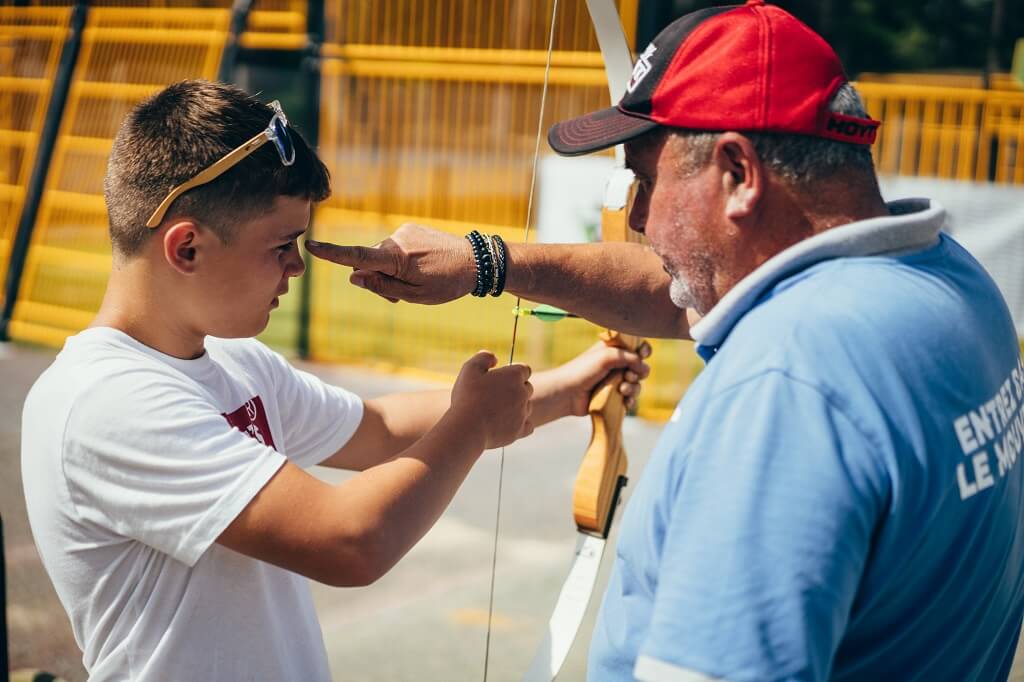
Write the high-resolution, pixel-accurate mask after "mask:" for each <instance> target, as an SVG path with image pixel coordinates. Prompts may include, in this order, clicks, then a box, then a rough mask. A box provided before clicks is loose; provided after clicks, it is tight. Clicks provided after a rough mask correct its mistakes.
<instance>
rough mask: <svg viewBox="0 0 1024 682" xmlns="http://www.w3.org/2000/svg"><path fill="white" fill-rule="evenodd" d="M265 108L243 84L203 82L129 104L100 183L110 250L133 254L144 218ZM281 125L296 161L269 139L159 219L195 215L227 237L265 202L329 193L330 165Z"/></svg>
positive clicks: (241, 137) (261, 124)
mask: <svg viewBox="0 0 1024 682" xmlns="http://www.w3.org/2000/svg"><path fill="white" fill-rule="evenodd" d="M272 115H273V111H272V110H271V108H270V107H269V106H267V105H266V104H264V103H262V102H260V101H259V100H257V99H256V98H255V97H253V96H251V95H249V94H247V93H246V92H244V91H243V90H241V89H240V88H237V87H235V86H233V85H226V84H224V83H212V82H209V81H201V80H190V81H182V82H180V83H176V84H174V85H171V86H169V87H167V88H166V89H164V90H162V91H160V92H159V93H157V94H156V95H154V96H153V97H150V98H149V99H147V100H145V101H144V102H142V103H141V104H139V105H138V106H136V107H135V109H133V110H132V111H131V113H129V114H128V116H127V117H126V118H125V120H124V122H123V123H122V124H121V128H120V130H119V131H118V133H117V137H116V138H115V139H114V145H113V149H112V150H111V152H110V160H109V163H108V164H107V175H106V178H104V182H103V194H104V198H105V200H106V204H107V215H108V218H109V221H110V239H111V241H112V242H113V245H114V250H115V252H117V253H118V254H120V255H122V256H125V257H130V256H133V255H135V254H136V253H138V251H139V249H141V247H142V245H143V244H144V243H145V241H146V239H147V238H148V237H149V233H150V232H152V231H153V230H151V229H150V228H148V227H146V220H148V219H149V216H150V215H151V214H152V213H153V210H154V209H155V208H156V207H157V206H158V205H159V204H160V202H161V201H162V200H163V198H164V197H165V196H166V195H167V193H168V192H170V191H171V189H173V188H174V187H176V186H177V185H180V184H181V183H183V182H185V181H187V180H189V179H190V178H192V177H194V176H195V175H196V174H198V173H199V172H200V171H202V170H203V169H205V168H207V167H208V166H210V165H212V164H213V163H214V162H216V161H217V160H218V159H220V158H221V157H222V156H224V155H225V154H227V153H228V152H230V151H231V150H232V149H234V148H235V147H238V146H240V145H241V144H243V143H244V142H246V140H248V139H249V138H251V137H252V136H254V135H255V134H256V133H258V132H260V131H261V130H263V129H265V128H266V127H267V125H268V124H269V122H270V119H271V116H272ZM288 132H289V133H290V135H291V138H292V141H293V143H294V145H295V163H294V164H292V165H291V166H285V165H283V164H282V163H281V159H280V157H279V156H278V153H277V150H276V149H275V147H274V144H273V143H270V142H268V143H266V144H264V145H262V146H261V147H260V148H259V149H257V150H256V151H255V152H253V153H252V154H250V155H249V156H248V157H247V158H246V159H244V160H242V161H241V162H240V163H238V164H237V165H235V166H234V167H233V168H231V169H230V170H228V171H227V172H226V173H224V174H223V175H221V176H220V177H218V178H217V179H216V180H214V181H213V182H209V183H207V184H205V185H201V186H199V187H196V188H194V189H191V190H189V191H187V192H185V193H184V194H183V195H181V196H180V197H178V198H177V199H176V200H175V201H174V203H172V204H171V206H170V209H169V210H168V211H167V214H166V216H165V217H164V221H166V220H168V219H170V218H174V217H182V216H188V217H190V218H194V219H196V220H197V221H199V222H201V223H202V224H203V225H204V226H206V227H208V228H209V229H210V230H212V231H213V232H214V233H215V234H216V235H217V236H218V237H219V238H220V239H221V241H223V242H225V243H227V242H230V241H231V239H232V238H233V237H234V235H235V231H236V230H235V228H236V226H237V225H238V224H239V223H241V222H245V221H247V220H250V219H251V218H253V217H254V216H255V215H257V214H259V213H261V212H264V211H267V210H268V209H270V207H271V206H272V205H273V203H274V200H275V199H276V198H277V197H278V196H289V197H303V198H306V199H309V200H311V201H323V200H324V199H326V198H327V197H328V196H330V194H331V181H330V174H329V173H328V171H327V168H326V167H325V166H324V164H323V162H321V161H320V159H319V158H318V157H317V155H316V152H314V151H313V150H312V149H310V148H309V145H308V144H306V141H305V140H304V139H303V138H302V136H301V135H299V133H298V132H297V131H296V130H295V129H294V128H293V127H292V126H291V125H289V126H288Z"/></svg>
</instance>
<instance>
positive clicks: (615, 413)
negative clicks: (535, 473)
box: [572, 330, 642, 537]
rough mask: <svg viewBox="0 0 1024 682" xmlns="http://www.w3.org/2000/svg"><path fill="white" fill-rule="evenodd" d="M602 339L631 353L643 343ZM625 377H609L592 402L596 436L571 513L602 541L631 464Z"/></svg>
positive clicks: (613, 336) (611, 334) (610, 335)
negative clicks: (625, 429) (626, 446)
mask: <svg viewBox="0 0 1024 682" xmlns="http://www.w3.org/2000/svg"><path fill="white" fill-rule="evenodd" d="M601 338H602V340H603V341H604V342H605V344H606V345H609V346H613V347H616V348H625V349H627V350H631V351H635V350H636V349H637V348H638V347H639V346H640V343H641V341H642V340H641V339H640V338H638V337H635V336H630V335H628V334H619V333H618V332H615V331H611V330H609V331H607V332H605V333H603V334H602V335H601ZM622 374H623V373H622V371H621V370H620V371H617V372H613V373H611V374H609V375H608V376H607V377H606V378H605V379H604V380H603V381H602V382H601V383H600V384H598V385H597V388H595V389H594V393H593V395H592V396H591V398H590V408H589V410H588V411H589V413H590V420H591V423H592V424H593V433H592V435H591V437H590V445H588V446H587V452H586V454H585V455H583V462H582V463H581V464H580V469H579V473H577V474H576V486H575V488H574V489H573V497H572V509H573V516H574V517H575V519H576V527H577V528H579V530H581V531H583V532H586V533H590V534H593V535H599V536H600V537H608V531H609V529H610V526H611V520H612V515H613V514H614V511H615V505H616V503H617V502H618V498H619V491H620V490H621V489H622V487H623V486H625V485H626V481H627V479H626V468H627V465H628V460H627V459H626V450H625V449H624V448H623V446H622V420H623V418H624V417H625V416H626V405H625V403H624V402H623V397H622V394H621V393H619V390H618V386H619V384H620V383H622Z"/></svg>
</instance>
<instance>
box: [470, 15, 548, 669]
mask: <svg viewBox="0 0 1024 682" xmlns="http://www.w3.org/2000/svg"><path fill="white" fill-rule="evenodd" d="M557 16H558V0H554V2H553V3H552V5H551V26H550V27H549V28H548V53H547V59H546V61H545V64H544V83H543V86H542V87H541V92H540V112H539V113H538V114H537V135H536V137H535V139H534V148H533V167H532V169H531V170H530V193H529V195H528V198H527V201H526V226H525V228H524V229H523V243H524V244H525V243H527V242H529V241H530V222H531V219H532V218H533V197H534V193H535V190H536V187H537V165H538V161H539V159H540V139H541V133H543V131H544V108H545V104H546V102H547V97H548V83H549V80H550V76H551V56H552V53H553V52H554V45H555V18H556V17H557ZM521 304H522V296H519V295H517V296H516V308H519V307H520V305H521ZM518 333H519V316H518V315H515V316H514V317H513V321H512V343H511V344H510V346H509V351H508V364H510V365H511V364H512V363H513V361H514V360H515V357H516V337H517V335H518ZM504 473H505V446H502V448H501V452H500V453H499V455H498V503H497V506H496V507H495V511H494V547H493V548H492V550H491V584H490V590H489V596H488V599H487V638H486V641H485V643H484V682H487V673H488V670H489V668H490V656H491V624H492V619H493V617H494V583H495V577H496V574H497V568H498V530H499V528H500V526H501V490H502V482H503V480H504Z"/></svg>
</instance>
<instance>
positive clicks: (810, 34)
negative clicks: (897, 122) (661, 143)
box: [548, 0, 881, 156]
mask: <svg viewBox="0 0 1024 682" xmlns="http://www.w3.org/2000/svg"><path fill="white" fill-rule="evenodd" d="M846 82H847V79H846V75H845V74H844V72H843V67H842V64H840V62H839V58H838V57H837V56H836V54H835V52H834V51H833V50H832V48H831V47H829V45H828V43H826V42H825V40H824V39H823V38H822V37H821V36H819V35H818V34H817V33H815V32H814V31H812V30H811V29H810V28H809V27H808V26H806V25H805V24H803V23H801V22H800V21H799V20H798V19H796V18H795V17H793V16H792V15H790V14H788V13H787V12H785V11H784V10H782V9H780V8H778V7H775V6H772V5H766V4H765V3H764V2H763V0H750V2H748V3H747V4H746V5H732V6H726V7H710V8H708V9H703V10H699V11H697V12H691V13H690V14H687V15H684V16H682V17H680V18H679V19H676V20H675V21H674V22H672V23H671V24H669V25H668V26H667V27H666V28H665V29H664V30H663V31H662V32H661V33H659V34H658V36H657V37H656V38H655V39H654V40H652V41H651V43H650V45H648V46H647V48H646V49H645V50H644V51H643V52H642V53H641V54H640V55H639V57H638V58H637V61H636V64H635V65H634V67H633V73H632V76H631V78H630V80H629V84H628V86H627V88H626V93H625V94H624V95H623V97H622V100H621V101H620V102H619V103H618V105H617V106H614V107H609V108H608V109H602V110H600V111H596V112H593V113H590V114H587V115H585V116H581V117H579V118H575V119H571V120H569V121H564V122H562V123H557V124H555V125H554V126H553V127H552V128H551V130H550V132H549V133H548V142H549V143H550V144H551V147H552V148H553V149H554V150H555V151H556V152H558V153H559V154H563V155H566V156H576V155H579V154H587V153H589V152H593V151H597V150H600V149H606V148H608V147H611V146H614V145H617V144H621V143H623V142H625V141H627V140H631V139H633V138H635V137H638V136H640V135H642V134H644V133H646V132H648V131H650V130H653V129H654V128H657V127H658V126H665V127H670V128H683V129H688V130H711V131H721V130H737V131H747V132H772V133H795V134H799V135H813V136H817V137H824V138H828V139H832V140H838V141H841V142H848V143H851V144H871V143H873V142H874V141H875V137H876V134H877V132H878V126H880V125H881V122H879V121H876V120H874V119H870V118H858V117H855V116H846V115H844V114H838V113H835V112H831V111H829V103H830V101H831V100H832V97H833V96H834V95H835V93H836V91H837V90H838V89H839V88H840V86H842V85H843V84H844V83H846Z"/></svg>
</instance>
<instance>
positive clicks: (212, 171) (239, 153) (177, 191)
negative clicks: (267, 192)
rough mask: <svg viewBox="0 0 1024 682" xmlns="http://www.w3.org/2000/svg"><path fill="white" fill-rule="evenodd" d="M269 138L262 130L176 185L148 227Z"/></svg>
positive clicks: (157, 208)
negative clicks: (183, 198)
mask: <svg viewBox="0 0 1024 682" xmlns="http://www.w3.org/2000/svg"><path fill="white" fill-rule="evenodd" d="M267 140H268V138H267V135H266V133H264V132H262V131H261V132H259V133H257V134H256V135H254V136H253V137H252V138H250V139H249V141H248V142H246V143H245V144H243V145H242V146H241V147H237V148H235V149H234V150H232V151H231V152H230V153H228V154H227V155H226V156H224V157H223V158H222V159H220V160H219V161H217V163H215V164H213V165H212V166H210V167H209V168H207V169H205V170H204V171H203V172H201V173H200V174H199V175H197V176H195V177H194V178H192V179H191V180H189V181H188V182H184V183H182V184H180V185H178V186H177V187H175V188H174V189H173V190H171V192H170V194H168V195H167V196H166V197H164V200H163V201H161V202H160V205H159V206H157V207H156V210H155V211H153V215H151V216H150V217H149V220H147V221H146V227H156V226H157V225H159V224H160V221H161V220H163V219H164V214H165V213H167V209H168V208H170V206H171V204H172V203H174V200H175V199H177V198H178V197H180V196H181V195H182V194H184V193H185V192H187V191H189V190H190V189H192V188H194V187H199V186H200V185H205V184H206V183H208V182H212V181H214V180H216V179H217V178H218V177H220V176H221V175H223V174H224V173H226V172H227V171H228V170H229V169H231V168H232V167H233V166H234V165H235V164H236V163H238V162H239V161H241V160H242V159H244V158H245V157H247V156H249V155H250V154H252V153H253V152H254V151H256V150H257V149H259V148H260V147H262V146H263V145H264V144H265V143H266V142H267Z"/></svg>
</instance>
